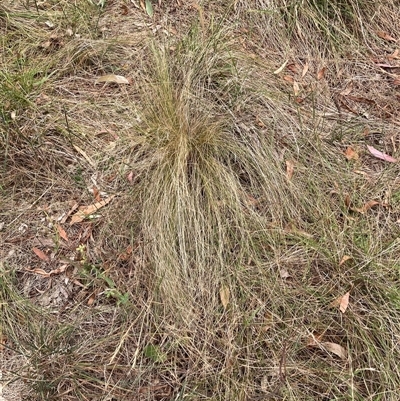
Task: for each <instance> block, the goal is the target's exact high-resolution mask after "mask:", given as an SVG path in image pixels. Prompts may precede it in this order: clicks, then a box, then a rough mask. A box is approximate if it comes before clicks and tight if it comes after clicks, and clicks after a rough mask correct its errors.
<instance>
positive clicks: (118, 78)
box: [95, 74, 129, 85]
mask: <svg viewBox="0 0 400 401" xmlns="http://www.w3.org/2000/svg"><path fill="white" fill-rule="evenodd" d="M107 82H111V83H115V84H128V85H129V81H128V80H127V79H126V78H125V77H124V76H122V75H115V74H107V75H103V76H101V77H99V78H97V79H96V81H95V84H100V83H107Z"/></svg>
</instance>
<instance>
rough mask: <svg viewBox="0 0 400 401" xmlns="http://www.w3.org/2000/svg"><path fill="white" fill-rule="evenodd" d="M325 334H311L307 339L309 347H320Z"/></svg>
mask: <svg viewBox="0 0 400 401" xmlns="http://www.w3.org/2000/svg"><path fill="white" fill-rule="evenodd" d="M323 336H324V333H320V334H316V333H315V334H311V335H310V337H308V339H307V347H318V346H319V344H321V341H322V338H323Z"/></svg>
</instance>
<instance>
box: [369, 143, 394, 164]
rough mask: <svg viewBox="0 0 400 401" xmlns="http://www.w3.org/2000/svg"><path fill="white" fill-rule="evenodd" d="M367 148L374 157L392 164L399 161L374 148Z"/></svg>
mask: <svg viewBox="0 0 400 401" xmlns="http://www.w3.org/2000/svg"><path fill="white" fill-rule="evenodd" d="M367 148H368V150H369V152H370V153H371V155H372V156H375V157H376V158H377V159H381V160H385V161H387V162H390V163H396V162H397V159H395V158H394V157H392V156H389V155H387V154H386V153H383V152H381V151H379V150H377V149H375V148H374V147H373V146H369V145H367Z"/></svg>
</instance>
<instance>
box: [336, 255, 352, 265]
mask: <svg viewBox="0 0 400 401" xmlns="http://www.w3.org/2000/svg"><path fill="white" fill-rule="evenodd" d="M350 259H353V258H352V257H351V256H349V255H344V256H343V258H342V259H341V260H340V262H339V266H342V265H343V264H345V263H346V262H347V261H348V260H350Z"/></svg>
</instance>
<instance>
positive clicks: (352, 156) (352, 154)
mask: <svg viewBox="0 0 400 401" xmlns="http://www.w3.org/2000/svg"><path fill="white" fill-rule="evenodd" d="M344 155H345V156H346V159H347V160H358V159H359V155H358V153H357V152H356V151H355V150H354V149H353V148H352V147H351V146H349V147H348V148H347V149H346V151H345V152H344Z"/></svg>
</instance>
